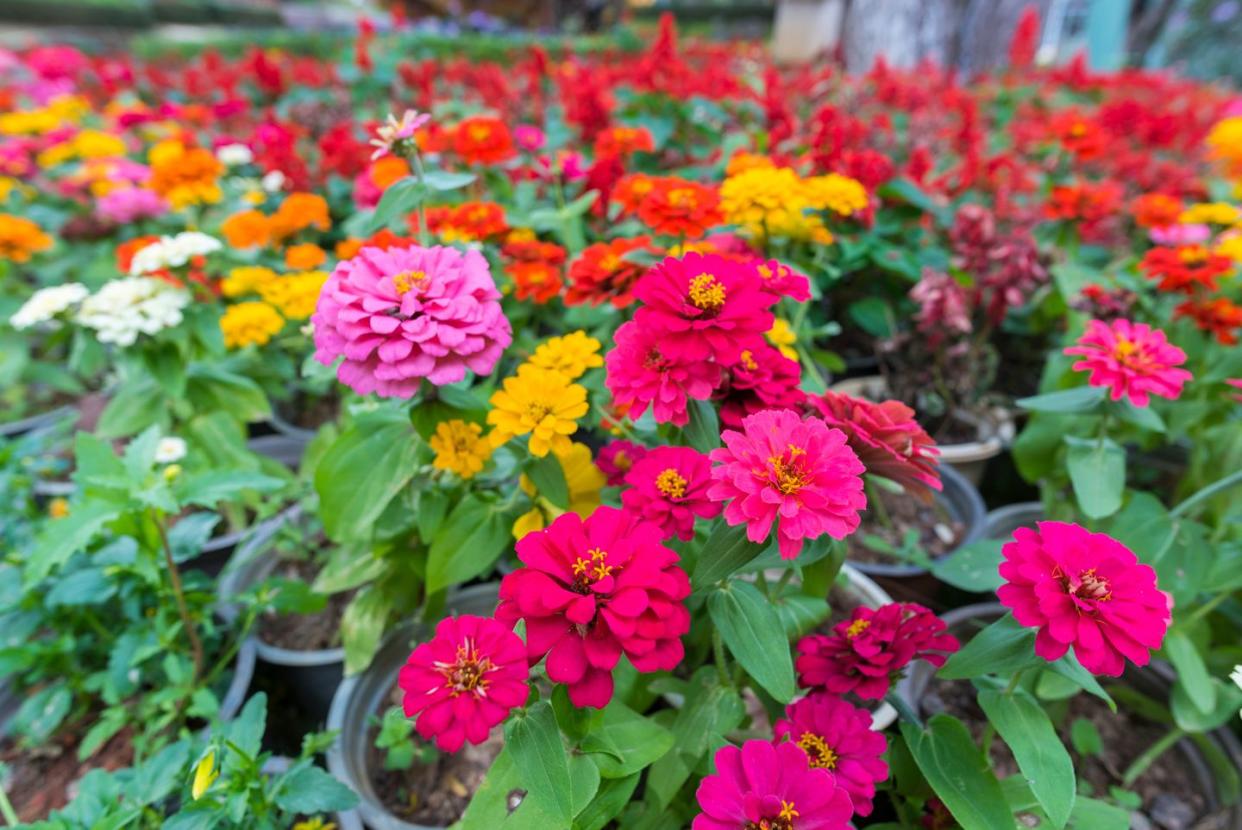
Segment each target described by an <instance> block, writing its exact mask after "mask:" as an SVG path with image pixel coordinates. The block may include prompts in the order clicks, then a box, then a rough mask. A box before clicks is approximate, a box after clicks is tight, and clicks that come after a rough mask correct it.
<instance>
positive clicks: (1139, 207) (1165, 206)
mask: <svg viewBox="0 0 1242 830" xmlns="http://www.w3.org/2000/svg"><path fill="white" fill-rule="evenodd" d="M1130 212H1131V213H1132V214H1133V215H1134V223H1135V224H1136V225H1138V226H1139V227H1140V228H1167V227H1169V226H1170V225H1176V224H1177V218H1178V217H1179V216H1181V215H1182V200H1181V199H1179V198H1177V197H1176V196H1170V195H1168V194H1167V193H1144V194H1143V195H1142V196H1139V197H1138V198H1137V199H1135V200H1134V203H1133V204H1132V205H1131V206H1130Z"/></svg>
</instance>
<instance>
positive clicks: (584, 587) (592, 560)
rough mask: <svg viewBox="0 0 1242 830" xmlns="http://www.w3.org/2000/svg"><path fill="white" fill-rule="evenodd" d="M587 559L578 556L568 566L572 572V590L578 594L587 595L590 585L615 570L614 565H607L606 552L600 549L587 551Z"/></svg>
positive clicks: (610, 574)
mask: <svg viewBox="0 0 1242 830" xmlns="http://www.w3.org/2000/svg"><path fill="white" fill-rule="evenodd" d="M587 557H588V558H583V557H581V556H579V557H578V558H577V559H575V560H574V563H573V565H571V566H570V567H571V568H572V569H573V572H574V584H573V586H572V587H573V590H575V591H577V592H578V593H580V594H585V593H587V591H588V588H589V586H590V585H591V583H593V582H599V581H600V580H601V579H603V578H605V577H608V576H612V572H613V571H614V570H616V566H615V565H609V564H607V561H606V560H607V559H608V552H607V551H606V550H603V549H602V548H591V549H590V550H589V551H587Z"/></svg>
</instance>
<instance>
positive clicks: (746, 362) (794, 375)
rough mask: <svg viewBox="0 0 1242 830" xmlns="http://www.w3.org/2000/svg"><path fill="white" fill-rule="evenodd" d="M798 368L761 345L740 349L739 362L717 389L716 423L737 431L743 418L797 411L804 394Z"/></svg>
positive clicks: (770, 348)
mask: <svg viewBox="0 0 1242 830" xmlns="http://www.w3.org/2000/svg"><path fill="white" fill-rule="evenodd" d="M801 382H802V366H801V364H799V363H798V361H796V360H790V359H789V358H787V357H785V356H784V355H783V354H781V353H780V350H778V349H776V348H774V347H772V346H769V345H768V344H766V343H764V344H762V345H760V346H757V347H756V348H754V349H743V350H742V356H741V359H740V360H738V362H737V363H734V364H733V365H732V366H730V367H729V368H728V370H726V372H725V375H724V382H723V383H722V384H721V386H720V389H718V390H717V392H716V394H717V399H718V400H719V403H720V423H722V424H724V425H725V426H726V427H729V428H730V429H741V428H742V421H743V420H745V419H746V416H747V415H753V414H754V413H756V412H762V411H763V410H765V409H795V410H796V409H801V408H802V404H803V403H804V402H805V401H806V393H805V392H803V391H802V388H801V386H800V384H801Z"/></svg>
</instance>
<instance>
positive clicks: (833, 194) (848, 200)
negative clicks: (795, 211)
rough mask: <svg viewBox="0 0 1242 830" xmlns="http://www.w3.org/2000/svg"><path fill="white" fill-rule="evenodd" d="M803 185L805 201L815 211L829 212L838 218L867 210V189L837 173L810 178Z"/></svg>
mask: <svg viewBox="0 0 1242 830" xmlns="http://www.w3.org/2000/svg"><path fill="white" fill-rule="evenodd" d="M803 185H804V188H805V192H806V198H807V201H808V202H810V204H811V207H813V208H815V209H816V210H831V211H832V212H833V213H835V214H837V215H838V216H853V215H854V214H856V213H860V212H862V211H864V210H866V209H867V188H865V187H863V186H862V183H861V182H859V181H857V180H855V179H851V178H850V177H849V176H842V175H840V174H839V173H829V174H828V175H826V176H812V177H811V178H809V179H807V180H806V181H805V182H804V183H803Z"/></svg>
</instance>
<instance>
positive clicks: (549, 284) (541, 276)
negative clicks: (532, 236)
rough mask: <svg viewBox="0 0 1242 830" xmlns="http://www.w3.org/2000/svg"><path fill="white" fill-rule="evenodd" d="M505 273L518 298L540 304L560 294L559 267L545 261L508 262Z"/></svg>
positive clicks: (561, 283)
mask: <svg viewBox="0 0 1242 830" xmlns="http://www.w3.org/2000/svg"><path fill="white" fill-rule="evenodd" d="M505 273H506V274H508V275H509V276H510V277H511V278H512V279H513V286H514V294H515V295H516V296H517V298H518V299H519V300H530V301H532V302H535V303H539V304H541V305H542V304H543V303H546V302H548V301H550V300H551V299H552V298H554V297H556V296H557V295H558V294H560V293H561V287H562V286H563V285H564V283H563V282H562V281H561V272H560V269H559V268H557V267H556V266H554V265H549V264H547V263H546V262H510V263H509V264H508V265H506V266H505Z"/></svg>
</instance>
